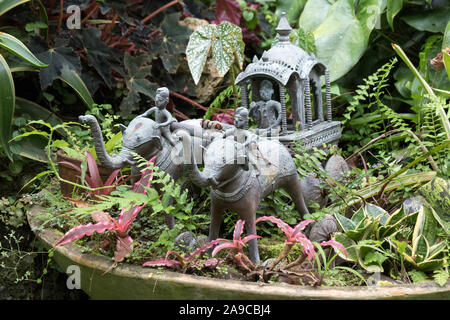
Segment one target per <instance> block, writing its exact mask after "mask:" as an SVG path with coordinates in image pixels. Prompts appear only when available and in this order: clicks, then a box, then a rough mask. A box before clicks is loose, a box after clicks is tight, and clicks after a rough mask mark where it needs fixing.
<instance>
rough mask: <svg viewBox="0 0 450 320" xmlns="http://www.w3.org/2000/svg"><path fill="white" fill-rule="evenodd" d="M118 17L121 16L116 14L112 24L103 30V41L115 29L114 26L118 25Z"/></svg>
mask: <svg viewBox="0 0 450 320" xmlns="http://www.w3.org/2000/svg"><path fill="white" fill-rule="evenodd" d="M118 17H119V14H118V13H117V12H116V14H115V15H114V17H113V18H112V21H111V23H110V24H109V25H107V26H106V28H105V29H103V35H102V39H103V40H105V39H106V37H107V36H108V34H109V32H110V31H111V29H112V28H113V27H114V24H115V23H116V20H117V18H118Z"/></svg>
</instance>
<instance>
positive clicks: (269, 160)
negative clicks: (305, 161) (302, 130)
mask: <svg viewBox="0 0 450 320" xmlns="http://www.w3.org/2000/svg"><path fill="white" fill-rule="evenodd" d="M176 135H177V136H178V139H180V140H182V142H183V149H184V152H183V154H184V162H185V164H184V166H185V169H186V176H187V178H188V179H190V180H191V181H192V182H193V183H194V184H196V185H198V186H200V187H202V188H210V190H211V224H210V229H209V241H211V240H214V239H216V238H217V237H218V236H219V228H220V225H221V223H222V220H223V216H222V215H223V212H224V211H225V210H226V209H230V210H232V211H233V212H236V213H237V214H238V215H239V216H240V218H241V219H243V220H245V227H246V230H247V233H248V234H256V229H255V219H256V209H257V208H258V205H259V202H260V201H261V200H262V199H263V198H264V197H266V196H267V195H268V194H270V193H272V192H273V191H274V190H275V189H278V188H283V189H284V190H285V191H286V192H287V193H288V194H289V195H290V197H291V198H292V200H293V201H294V203H295V207H296V209H297V211H298V212H299V214H300V217H302V216H303V215H304V214H307V213H308V209H307V207H306V205H305V200H304V198H303V194H302V187H301V184H300V180H299V177H298V174H297V168H296V166H295V163H294V161H293V159H292V157H291V155H290V154H289V151H288V150H287V149H286V147H284V146H283V145H282V144H281V143H280V142H278V141H276V140H268V139H260V140H259V141H258V142H256V143H255V144H250V146H249V148H250V149H247V148H246V146H245V145H244V144H241V143H239V142H236V141H234V139H223V138H217V139H215V140H213V141H212V142H211V143H210V144H209V145H208V147H207V150H206V152H205V155H204V169H203V171H200V170H199V169H198V166H197V164H198V162H199V161H198V159H196V158H195V155H194V153H193V152H191V149H192V142H191V135H190V134H189V133H187V132H185V131H183V130H180V131H178V132H177V134H176ZM249 252H250V260H252V262H254V263H259V253H258V245H257V242H256V239H253V240H250V241H249Z"/></svg>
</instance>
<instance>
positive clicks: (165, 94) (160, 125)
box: [141, 87, 177, 147]
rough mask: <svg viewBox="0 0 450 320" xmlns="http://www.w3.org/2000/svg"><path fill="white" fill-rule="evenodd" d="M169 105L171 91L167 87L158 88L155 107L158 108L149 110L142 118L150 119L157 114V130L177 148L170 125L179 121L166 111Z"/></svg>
mask: <svg viewBox="0 0 450 320" xmlns="http://www.w3.org/2000/svg"><path fill="white" fill-rule="evenodd" d="M168 103H169V89H167V88H166V87H162V88H158V89H157V90H156V96H155V105H156V107H153V108H150V109H148V110H147V111H146V112H145V113H143V114H142V115H141V117H149V116H150V115H151V114H152V113H153V112H155V121H156V122H157V123H156V125H155V129H159V131H160V134H161V136H162V137H164V138H165V139H166V140H167V141H168V142H169V143H170V144H171V146H172V147H174V146H175V141H174V139H173V138H172V135H171V133H170V124H171V123H172V122H177V119H175V118H174V117H172V115H171V114H170V112H169V111H167V110H166V106H167V104H168Z"/></svg>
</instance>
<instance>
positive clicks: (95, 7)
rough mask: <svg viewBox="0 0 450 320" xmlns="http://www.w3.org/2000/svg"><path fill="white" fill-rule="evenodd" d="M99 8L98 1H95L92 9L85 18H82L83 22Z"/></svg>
mask: <svg viewBox="0 0 450 320" xmlns="http://www.w3.org/2000/svg"><path fill="white" fill-rule="evenodd" d="M97 9H98V2H96V3H95V5H94V8H92V10H91V11H89V13H88V14H87V15H86V17H84V18H83V20H81V24H84V23H85V22H86V21H87V20H88V19H89V18H90V17H91V16H92V15H93V14H94V12H95V11H97Z"/></svg>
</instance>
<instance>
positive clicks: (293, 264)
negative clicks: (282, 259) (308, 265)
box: [285, 253, 307, 269]
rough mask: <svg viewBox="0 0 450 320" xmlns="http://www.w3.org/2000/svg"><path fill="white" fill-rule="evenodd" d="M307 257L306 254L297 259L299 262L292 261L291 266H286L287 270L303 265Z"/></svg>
mask: <svg viewBox="0 0 450 320" xmlns="http://www.w3.org/2000/svg"><path fill="white" fill-rule="evenodd" d="M306 257H307V256H306V254H305V253H302V254H301V255H300V256H299V257H298V258H297V260H295V261H292V262H291V263H289V264H288V265H287V266H286V268H285V269H290V268H292V267H295V266H297V265H299V264H301V263H302V262H303V261H305V259H306Z"/></svg>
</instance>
